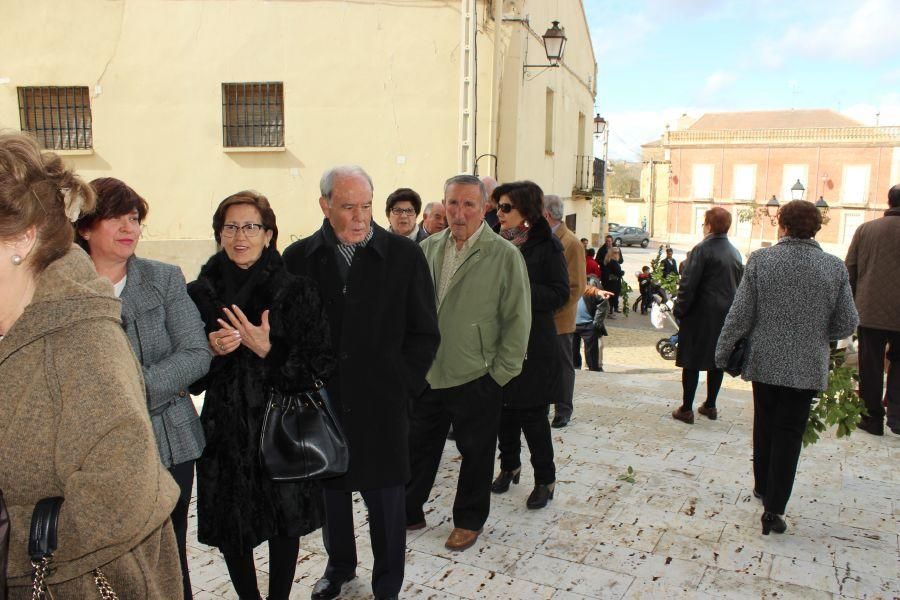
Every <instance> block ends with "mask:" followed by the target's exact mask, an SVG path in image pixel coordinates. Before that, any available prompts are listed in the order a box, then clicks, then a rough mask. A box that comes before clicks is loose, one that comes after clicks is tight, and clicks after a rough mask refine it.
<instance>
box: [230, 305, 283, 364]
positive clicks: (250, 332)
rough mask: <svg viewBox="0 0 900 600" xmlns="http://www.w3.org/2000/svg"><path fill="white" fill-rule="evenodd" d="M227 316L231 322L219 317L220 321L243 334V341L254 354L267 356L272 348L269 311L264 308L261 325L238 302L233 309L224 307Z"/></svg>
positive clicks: (261, 356)
mask: <svg viewBox="0 0 900 600" xmlns="http://www.w3.org/2000/svg"><path fill="white" fill-rule="evenodd" d="M222 310H223V311H225V316H227V317H228V321H229V322H230V323H226V322H225V321H223V320H222V319H219V323H220V324H221V325H222V326H223V327H233V328H234V329H237V330H238V332H239V333H240V334H241V343H242V344H243V345H245V346H247V348H249V349H250V350H251V351H252V352H253V353H254V354H256V355H257V356H258V357H260V358H265V357H266V356H267V355H268V354H269V350H271V349H272V344H271V342H269V311H268V310H264V311H263V313H262V322H261V323H260V324H259V326H256V325H254V324H253V323H251V322H250V319H248V318H247V315H245V314H244V311H242V310H241V309H240V307H239V306H238V305H236V304H232V305H231V310H229V309H228V308H223V309H222Z"/></svg>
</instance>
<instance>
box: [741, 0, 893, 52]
mask: <svg viewBox="0 0 900 600" xmlns="http://www.w3.org/2000/svg"><path fill="white" fill-rule="evenodd" d="M841 9H844V11H845V12H843V14H841V13H840V11H841ZM819 12H820V13H824V14H826V15H828V16H826V17H825V18H822V19H821V20H818V21H815V20H813V19H814V17H812V18H810V20H807V21H804V22H803V23H802V24H799V25H791V26H790V27H789V28H788V29H787V31H785V32H784V33H783V34H782V35H781V37H780V38H776V39H775V40H763V41H762V43H761V44H760V47H759V51H758V52H757V51H754V60H755V61H757V62H759V63H761V64H762V65H764V66H767V67H780V66H781V64H783V62H784V57H786V56H787V57H790V56H793V55H800V56H804V57H808V58H835V59H839V60H844V61H850V62H855V61H863V62H877V61H880V60H882V59H884V58H885V57H887V56H891V55H895V54H897V45H896V35H895V30H896V24H897V23H898V22H900V2H897V0H865V1H864V2H862V3H860V4H855V3H850V2H847V3H843V4H835V5H833V6H832V7H831V8H828V7H823V8H822V10H821V11H819ZM808 14H809V15H813V12H812V11H810V12H809V13H808Z"/></svg>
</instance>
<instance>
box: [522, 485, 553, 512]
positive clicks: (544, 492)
mask: <svg viewBox="0 0 900 600" xmlns="http://www.w3.org/2000/svg"><path fill="white" fill-rule="evenodd" d="M554 488H556V483H555V482H554V483H551V484H549V485H544V484H543V483H538V484H537V485H535V486H534V490H532V492H531V495H530V496H528V500H527V501H526V502H525V506H527V507H528V508H531V509H538V508H544V507H545V506H547V503H548V502H550V500H552V499H553V490H554Z"/></svg>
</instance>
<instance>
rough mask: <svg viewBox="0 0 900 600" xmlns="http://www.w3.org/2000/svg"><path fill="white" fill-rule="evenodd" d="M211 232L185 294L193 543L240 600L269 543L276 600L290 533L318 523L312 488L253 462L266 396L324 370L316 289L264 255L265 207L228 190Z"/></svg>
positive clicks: (285, 580)
mask: <svg viewBox="0 0 900 600" xmlns="http://www.w3.org/2000/svg"><path fill="white" fill-rule="evenodd" d="M213 230H214V233H215V237H216V241H217V242H218V243H219V244H220V245H221V247H222V251H220V252H218V253H216V254H215V255H213V256H212V258H210V259H209V262H207V263H206V265H204V267H203V268H202V269H201V271H200V276H199V277H198V278H197V280H196V281H193V282H191V283H190V284H189V285H188V293H189V294H190V296H191V298H192V299H193V300H194V303H195V304H196V305H197V308H198V309H199V310H200V315H201V317H202V318H203V321H204V323H205V325H206V333H207V336H208V339H209V348H210V350H211V351H212V353H213V355H214V358H213V360H212V365H211V366H210V370H209V374H208V375H207V376H206V377H205V378H204V379H202V380H200V381H198V382H197V383H196V384H195V386H194V387H193V388H192V390H191V391H197V392H199V391H202V390H205V391H206V397H205V400H204V404H203V412H202V413H201V415H200V419H201V422H202V424H203V429H204V433H205V434H206V449H205V450H204V452H203V455H202V456H201V457H200V459H199V460H198V461H197V518H198V530H197V539H198V540H199V541H200V542H201V543H204V544H207V545H210V546H216V547H218V548H219V549H220V550H221V551H222V554H223V555H224V557H225V562H226V565H227V566H228V572H229V574H230V575H231V581H232V584H233V585H234V587H235V590H236V591H237V593H238V596H239V597H240V598H241V600H245V599H246V600H258V598H259V591H258V587H257V582H256V568H255V565H254V563H253V549H254V548H255V547H256V546H258V545H259V544H261V543H262V542H263V541H268V543H269V561H270V564H269V598H271V599H273V600H276V599H277V600H281V599H284V600H286V599H287V598H288V597H289V595H290V590H291V583H292V580H293V577H294V570H295V568H296V564H297V555H298V551H299V544H300V536H302V535H306V534H307V533H310V532H312V531H314V530H316V529H318V528H319V527H321V525H322V508H321V505H320V502H321V492H320V490H319V488H318V487H317V486H316V485H315V484H312V483H275V482H273V481H271V480H270V479H269V478H268V477H267V476H266V474H265V472H264V471H263V469H262V466H261V465H260V462H259V458H258V452H259V435H260V430H261V428H262V421H263V417H264V416H265V410H266V392H267V390H269V389H270V388H275V389H278V390H281V391H284V392H291V391H299V390H308V389H311V388H312V387H313V385H314V382H315V381H316V380H325V379H327V377H328V376H329V374H330V373H331V371H332V370H333V368H334V356H333V354H332V351H331V344H330V337H329V332H328V326H327V322H326V320H325V314H324V312H323V310H322V303H321V300H320V298H319V292H318V289H317V288H316V285H315V283H314V282H313V281H312V280H310V279H308V278H305V277H296V276H294V275H290V274H289V273H288V272H287V271H286V270H285V268H284V265H283V263H282V260H281V255H280V254H278V251H277V250H276V249H275V242H276V241H277V237H278V228H277V227H276V225H275V213H274V212H272V209H271V207H270V206H269V202H268V200H266V198H265V197H264V196H261V195H259V194H258V193H256V192H249V191H247V192H239V193H237V194H234V195H233V196H229V197H228V198H226V199H225V200H223V201H222V203H221V204H220V205H219V208H218V209H217V210H216V213H215V215H214V216H213Z"/></svg>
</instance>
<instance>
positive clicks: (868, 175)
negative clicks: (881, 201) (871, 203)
mask: <svg viewBox="0 0 900 600" xmlns="http://www.w3.org/2000/svg"><path fill="white" fill-rule="evenodd" d="M863 169H865V178H864V181H863V189H862V193H860V194H858V195H857V194H856V193H852V192H855V190H851V189H850V185H849V184H850V182H851V179H852V178H851V176H850V175H849V173H850V172H851V171H862V170H863ZM871 180H872V165H866V164H863V165H844V170H843V173H842V174H841V204H865V203H866V202H867V201H868V199H869V185H870V182H871Z"/></svg>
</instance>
